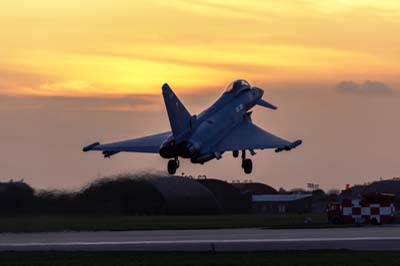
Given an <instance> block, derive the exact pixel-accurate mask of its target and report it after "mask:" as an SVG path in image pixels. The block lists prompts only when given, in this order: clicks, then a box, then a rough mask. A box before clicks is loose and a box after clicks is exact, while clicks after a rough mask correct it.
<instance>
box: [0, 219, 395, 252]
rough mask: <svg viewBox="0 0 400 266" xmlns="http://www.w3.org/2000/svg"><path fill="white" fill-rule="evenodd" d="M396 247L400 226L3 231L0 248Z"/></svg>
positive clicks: (202, 249) (35, 249)
mask: <svg viewBox="0 0 400 266" xmlns="http://www.w3.org/2000/svg"><path fill="white" fill-rule="evenodd" d="M213 248H214V249H215V250H216V251H263V250H315V249H351V250H398V251H400V226H399V225H385V226H367V227H357V228H330V229H256V228H252V229H215V230H161V231H118V232H103V231H102V232H58V233H3V234H0V251H4V250H14V251H37V250H41V251H47V250H65V251H74V250H97V251H103V250H137V251H208V250H212V249H213Z"/></svg>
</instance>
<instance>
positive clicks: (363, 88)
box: [335, 80, 398, 96]
mask: <svg viewBox="0 0 400 266" xmlns="http://www.w3.org/2000/svg"><path fill="white" fill-rule="evenodd" d="M335 88H336V90H338V91H340V92H345V93H352V94H359V95H382V96H385V95H387V96H394V95H398V92H397V91H396V90H395V89H393V88H392V87H390V86H388V85H386V84H385V83H383V82H380V81H371V80H366V81H364V83H360V84H359V83H356V82H354V81H342V82H340V83H338V84H337V85H336V87H335Z"/></svg>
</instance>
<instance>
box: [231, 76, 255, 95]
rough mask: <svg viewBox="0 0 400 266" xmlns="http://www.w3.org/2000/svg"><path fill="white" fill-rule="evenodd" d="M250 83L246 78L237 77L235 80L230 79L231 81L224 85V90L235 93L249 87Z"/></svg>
mask: <svg viewBox="0 0 400 266" xmlns="http://www.w3.org/2000/svg"><path fill="white" fill-rule="evenodd" d="M250 88H251V86H250V83H248V82H247V81H246V80H244V79H238V80H235V81H232V82H231V83H229V84H228V85H227V86H226V87H225V92H233V93H235V94H237V93H239V92H241V91H243V90H246V89H250Z"/></svg>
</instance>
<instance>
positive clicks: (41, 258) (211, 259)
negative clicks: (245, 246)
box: [0, 251, 400, 266]
mask: <svg viewBox="0 0 400 266" xmlns="http://www.w3.org/2000/svg"><path fill="white" fill-rule="evenodd" d="M0 265H8V266H17V265H18V266H20V265H30V266H31V265H34V266H35V265H40V266H47V265H49V266H50V265H51V266H62V265H65V266H67V265H68V266H70V265H80V266H86V265H96V266H102V265H113V266H120V265H121V266H129V265H146V266H152V265H164V266H168V265H176V266H179V265H187V266H196V265H201V266H204V265H211V266H218V265H232V266H234V265H238V266H239V265H240V266H243V265H271V266H272V265H273V266H301V265H307V266H314V265H318V266H320V265H324V266H331V265H332V266H333V265H347V266H358V265H360V266H376V265H385V266H391V265H400V254H399V253H398V252H353V251H308V252H302V251H278V252H253V253H245V252H235V253H216V254H212V253H192V252H191V253H189V252H169V253H163V252H160V253H154V252H147V253H143V252H140V253H138V252H127V251H118V252H2V253H0Z"/></svg>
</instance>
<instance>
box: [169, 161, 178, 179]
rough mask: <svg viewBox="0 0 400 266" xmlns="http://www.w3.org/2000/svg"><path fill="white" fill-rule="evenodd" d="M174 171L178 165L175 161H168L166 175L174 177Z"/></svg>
mask: <svg viewBox="0 0 400 266" xmlns="http://www.w3.org/2000/svg"><path fill="white" fill-rule="evenodd" d="M176 169H178V164H177V163H176V161H175V160H169V161H168V174H170V175H174V174H175V173H176Z"/></svg>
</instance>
